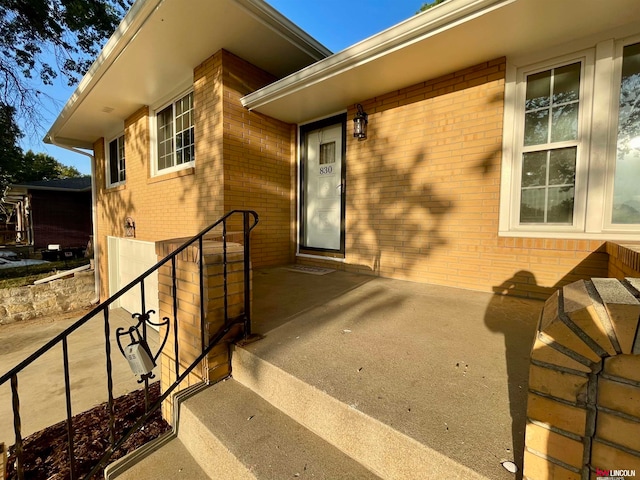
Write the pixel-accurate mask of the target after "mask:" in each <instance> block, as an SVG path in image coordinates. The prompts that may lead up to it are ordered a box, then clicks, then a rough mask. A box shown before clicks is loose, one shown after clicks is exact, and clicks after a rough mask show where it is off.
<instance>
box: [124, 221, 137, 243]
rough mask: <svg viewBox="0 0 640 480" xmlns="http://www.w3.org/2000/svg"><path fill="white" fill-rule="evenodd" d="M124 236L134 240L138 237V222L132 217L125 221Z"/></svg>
mask: <svg viewBox="0 0 640 480" xmlns="http://www.w3.org/2000/svg"><path fill="white" fill-rule="evenodd" d="M124 236H125V237H134V238H135V236H136V222H134V221H133V218H131V217H127V218H125V219H124Z"/></svg>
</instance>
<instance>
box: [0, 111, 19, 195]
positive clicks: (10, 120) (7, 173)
mask: <svg viewBox="0 0 640 480" xmlns="http://www.w3.org/2000/svg"><path fill="white" fill-rule="evenodd" d="M21 138H22V132H21V131H20V128H18V125H16V122H15V108H13V107H11V106H9V105H4V104H2V103H0V196H2V193H3V192H4V188H5V187H6V186H7V185H8V184H9V183H11V182H12V180H13V173H14V172H15V171H16V170H17V169H18V165H20V162H21V160H22V149H21V148H20V147H19V146H18V142H19V141H20V139H21Z"/></svg>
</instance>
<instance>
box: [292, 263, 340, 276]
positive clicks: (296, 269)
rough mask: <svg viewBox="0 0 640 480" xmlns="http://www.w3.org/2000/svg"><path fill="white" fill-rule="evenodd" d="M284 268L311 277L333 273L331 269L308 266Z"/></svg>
mask: <svg viewBox="0 0 640 480" xmlns="http://www.w3.org/2000/svg"><path fill="white" fill-rule="evenodd" d="M285 268H286V269H287V270H291V271H292V272H300V273H309V274H311V275H326V274H327V273H331V272H335V270H334V269H331V268H322V267H310V266H309V265H289V266H288V267H285Z"/></svg>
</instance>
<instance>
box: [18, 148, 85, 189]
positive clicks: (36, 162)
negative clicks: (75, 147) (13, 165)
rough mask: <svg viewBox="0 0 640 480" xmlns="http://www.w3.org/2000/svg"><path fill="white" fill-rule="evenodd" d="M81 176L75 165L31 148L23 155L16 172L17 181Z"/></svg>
mask: <svg viewBox="0 0 640 480" xmlns="http://www.w3.org/2000/svg"><path fill="white" fill-rule="evenodd" d="M80 176H82V175H81V174H80V172H79V171H78V170H77V169H76V168H75V167H71V166H67V165H63V164H61V163H60V162H58V161H57V160H56V159H55V158H53V157H52V156H51V155H47V154H46V153H34V152H32V151H31V150H29V151H28V152H27V153H25V154H24V155H23V156H22V159H21V161H20V163H19V165H18V169H16V170H15V172H14V178H15V181H16V182H30V181H35V180H53V179H56V178H73V177H80Z"/></svg>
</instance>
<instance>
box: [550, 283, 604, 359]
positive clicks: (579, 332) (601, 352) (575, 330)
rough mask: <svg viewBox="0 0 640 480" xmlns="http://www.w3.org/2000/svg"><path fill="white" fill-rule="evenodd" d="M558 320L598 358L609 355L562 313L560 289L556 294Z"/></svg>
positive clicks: (562, 301) (562, 298)
mask: <svg viewBox="0 0 640 480" xmlns="http://www.w3.org/2000/svg"><path fill="white" fill-rule="evenodd" d="M558 318H559V319H560V321H561V322H562V323H564V324H565V325H566V326H567V327H568V328H569V330H571V331H572V332H573V333H575V334H576V335H577V336H578V338H579V339H580V340H582V341H583V342H584V343H585V344H586V345H587V346H588V347H589V348H590V349H591V350H593V352H594V353H595V354H596V355H598V356H599V357H608V356H609V354H608V353H607V351H606V350H604V349H603V348H602V347H601V346H600V345H598V343H597V342H596V341H595V340H594V339H593V338H591V337H590V336H589V335H587V334H586V333H585V332H584V330H582V329H581V328H580V327H578V325H576V324H575V323H574V322H573V320H571V318H569V316H568V315H567V314H566V313H565V311H564V292H563V291H562V289H561V290H560V291H559V292H558Z"/></svg>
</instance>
